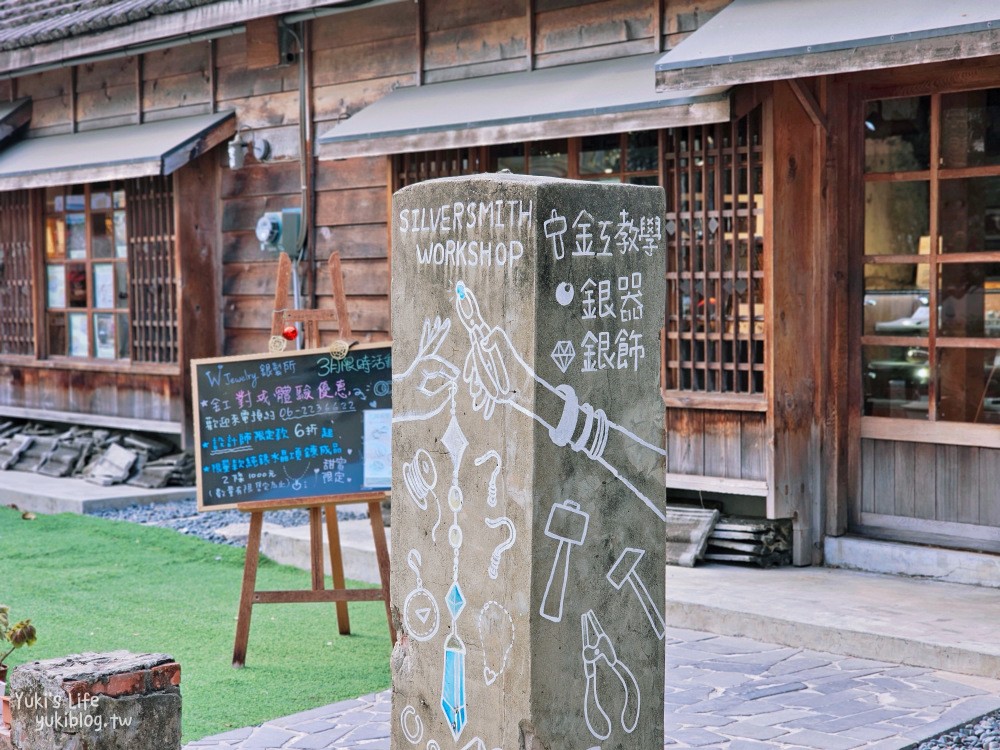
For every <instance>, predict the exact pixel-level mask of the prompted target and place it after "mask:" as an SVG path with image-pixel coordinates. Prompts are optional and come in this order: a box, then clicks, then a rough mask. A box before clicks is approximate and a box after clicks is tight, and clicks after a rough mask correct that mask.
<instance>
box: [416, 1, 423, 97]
mask: <svg viewBox="0 0 1000 750" xmlns="http://www.w3.org/2000/svg"><path fill="white" fill-rule="evenodd" d="M414 4H415V5H416V17H417V44H416V52H417V64H416V66H415V67H416V70H415V72H416V80H415V83H416V85H417V86H422V85H423V83H424V4H423V3H422V2H420V0H414Z"/></svg>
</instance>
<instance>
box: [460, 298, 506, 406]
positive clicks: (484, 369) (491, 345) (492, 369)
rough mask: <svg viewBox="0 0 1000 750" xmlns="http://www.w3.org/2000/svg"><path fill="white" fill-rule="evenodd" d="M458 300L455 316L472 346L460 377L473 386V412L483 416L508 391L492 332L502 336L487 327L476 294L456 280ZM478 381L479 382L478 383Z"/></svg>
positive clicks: (503, 368)
mask: <svg viewBox="0 0 1000 750" xmlns="http://www.w3.org/2000/svg"><path fill="white" fill-rule="evenodd" d="M455 291H456V294H457V295H458V299H457V300H456V303H455V309H456V310H457V311H458V319H459V320H460V321H461V323H462V325H463V326H465V329H466V331H468V333H469V341H470V343H471V345H472V349H471V351H470V352H469V356H468V357H467V358H466V360H465V370H464V372H463V373H462V378H463V380H465V382H466V383H469V385H471V386H473V387H474V389H475V390H474V392H473V403H472V406H473V408H474V409H475V410H476V411H479V410H480V409H483V418H485V419H489V418H490V417H492V416H493V409H494V408H495V407H496V401H497V399H500V398H504V397H506V396H507V394H509V393H510V376H509V375H508V374H507V366H506V365H505V364H504V360H503V356H502V354H501V352H500V349H499V347H498V346H497V342H496V341H495V340H494V335H501V336H502V335H503V333H502V332H500V331H498V330H497V329H494V328H490V327H489V326H488V325H487V324H486V321H485V320H484V319H483V315H482V313H481V312H480V311H479V302H477V301H476V295H475V294H473V293H472V291H471V290H470V289H468V288H466V286H465V283H464V282H461V281H459V282H458V284H456V285H455ZM477 381H478V382H477Z"/></svg>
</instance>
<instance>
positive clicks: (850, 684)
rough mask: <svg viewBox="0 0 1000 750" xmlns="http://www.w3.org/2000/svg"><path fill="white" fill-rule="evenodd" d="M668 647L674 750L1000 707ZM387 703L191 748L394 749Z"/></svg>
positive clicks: (933, 674)
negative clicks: (391, 741)
mask: <svg viewBox="0 0 1000 750" xmlns="http://www.w3.org/2000/svg"><path fill="white" fill-rule="evenodd" d="M666 644H667V675H666V693H667V694H666V702H665V705H664V717H665V722H666V738H665V742H664V746H665V747H666V748H669V750H674V749H675V748H702V749H703V750H712V749H714V748H719V749H724V750H758V749H760V748H777V749H778V750H791V749H792V748H803V749H806V750H851V749H852V748H867V749H868V750H892V749H897V750H898V749H899V748H904V747H907V746H909V745H911V744H913V743H915V742H917V741H919V740H922V739H926V738H929V737H934V736H936V735H937V734H939V733H941V732H942V731H944V730H946V729H950V728H951V727H954V726H956V725H959V724H963V723H965V722H967V721H968V720H970V719H972V718H975V717H977V716H980V715H982V714H985V713H988V712H990V711H993V710H996V709H997V708H1000V680H991V679H987V678H984V677H969V676H966V675H959V674H953V673H951V672H940V671H936V670H933V669H924V668H918V667H905V666H899V665H897V664H889V663H886V662H878V661H871V660H868V659H854V658H848V657H845V656H838V655H836V654H832V653H821V652H818V651H807V650H804V649H798V648H789V647H786V646H778V645H775V644H771V643H761V642H760V641H754V640H750V639H748V638H733V637H728V636H717V635H712V634H711V633H703V632H699V631H693V630H680V629H677V628H668V629H667V641H666ZM389 702H390V699H389V691H385V692H382V693H376V694H374V695H367V696H364V697H362V698H358V699H356V700H350V701H344V702H342V703H336V704H333V705H331V706H323V707H321V708H316V709H313V710H311V711H305V712H303V713H300V714H295V715H293V716H288V717H285V718H283V719H275V720H274V721H270V722H267V723H265V724H264V725H262V726H260V727H247V728H245V729H237V730H235V731H232V732H226V733H225V734H220V735H216V736H215V737H207V738H205V739H203V740H199V741H197V742H192V743H190V744H188V745H186V746H185V750H232V749H236V748H238V749H239V750H276V749H277V748H282V749H285V748H289V749H295V750H300V749H301V750H388V748H389ZM557 750H561V749H557Z"/></svg>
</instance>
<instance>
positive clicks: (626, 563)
mask: <svg viewBox="0 0 1000 750" xmlns="http://www.w3.org/2000/svg"><path fill="white" fill-rule="evenodd" d="M645 554H646V550H643V549H636V548H635V547H626V548H625V550H624V551H623V552H622V553H621V554H620V555H619V556H618V559H617V560H615V564H614V565H612V566H611V569H610V570H609V571H608V576H607V577H608V583H610V584H611V585H612V586H614V587H615V588H616V589H618V590H619V591H621V590H622V587H623V586H624V585H625V584H626V583H627V584H629V586H631V587H632V591H633V592H635V595H636V598H637V599H638V600H639V603H640V604H642V608H643V610H644V611H645V612H646V618H647V619H648V620H649V624H650V625H651V626H652V627H653V632H654V633H656V637H657V638H659V639H660V640H661V641H662V640H663V637H664V636H665V635H666V632H667V624H666V622H665V621H664V619H663V615H662V614H661V613H660V610H659V609H658V608H657V606H656V602H655V601H653V597H651V596H650V595H649V589H647V588H646V584H645V583H643V582H642V579H641V578H640V577H639V573H638V572H637V571H636V567H637V566H638V565H639V561H640V560H642V558H643V556H644V555H645Z"/></svg>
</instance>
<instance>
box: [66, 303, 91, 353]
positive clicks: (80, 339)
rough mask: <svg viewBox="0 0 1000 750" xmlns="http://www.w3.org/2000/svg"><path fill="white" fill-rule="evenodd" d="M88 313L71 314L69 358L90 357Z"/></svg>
mask: <svg viewBox="0 0 1000 750" xmlns="http://www.w3.org/2000/svg"><path fill="white" fill-rule="evenodd" d="M87 344H88V341H87V315H86V313H70V314H69V356H71V357H88V356H90V352H89V351H88V349H89V346H88V345H87Z"/></svg>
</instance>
